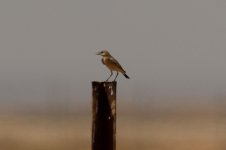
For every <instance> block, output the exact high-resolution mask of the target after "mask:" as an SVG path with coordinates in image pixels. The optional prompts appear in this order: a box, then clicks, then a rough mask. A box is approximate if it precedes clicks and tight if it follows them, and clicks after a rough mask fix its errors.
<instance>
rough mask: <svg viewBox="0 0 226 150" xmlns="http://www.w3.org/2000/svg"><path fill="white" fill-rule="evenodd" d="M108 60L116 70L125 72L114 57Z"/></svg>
mask: <svg viewBox="0 0 226 150" xmlns="http://www.w3.org/2000/svg"><path fill="white" fill-rule="evenodd" d="M110 60H111V62H112V63H113V64H114V65H115V66H117V67H118V68H120V69H121V70H122V71H123V72H126V71H125V70H124V69H123V68H122V66H121V65H120V63H119V62H118V61H117V60H116V59H115V58H114V57H111V58H110Z"/></svg>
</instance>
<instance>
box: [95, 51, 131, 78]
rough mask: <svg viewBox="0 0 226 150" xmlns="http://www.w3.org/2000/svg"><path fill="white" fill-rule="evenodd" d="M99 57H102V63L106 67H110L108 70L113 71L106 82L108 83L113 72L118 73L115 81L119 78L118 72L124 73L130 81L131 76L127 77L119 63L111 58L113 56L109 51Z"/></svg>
mask: <svg viewBox="0 0 226 150" xmlns="http://www.w3.org/2000/svg"><path fill="white" fill-rule="evenodd" d="M97 55H101V56H102V59H101V60H102V63H103V64H104V65H106V66H107V67H108V69H110V71H111V75H110V76H109V77H108V78H107V80H106V81H108V80H109V79H110V78H111V76H112V74H113V72H112V71H116V72H117V75H116V76H115V79H114V81H115V80H116V78H117V76H118V72H120V73H122V74H123V75H124V76H125V77H126V78H127V79H129V76H127V75H126V71H125V70H124V69H123V68H122V66H121V65H120V64H119V62H118V61H117V60H116V59H115V58H114V57H112V56H111V54H110V53H109V52H108V51H107V50H103V51H100V52H98V53H97Z"/></svg>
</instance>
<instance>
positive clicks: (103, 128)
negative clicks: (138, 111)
mask: <svg viewBox="0 0 226 150" xmlns="http://www.w3.org/2000/svg"><path fill="white" fill-rule="evenodd" d="M116 85H117V84H116V82H115V81H114V82H92V90H93V108H92V109H93V111H92V113H93V120H92V150H116Z"/></svg>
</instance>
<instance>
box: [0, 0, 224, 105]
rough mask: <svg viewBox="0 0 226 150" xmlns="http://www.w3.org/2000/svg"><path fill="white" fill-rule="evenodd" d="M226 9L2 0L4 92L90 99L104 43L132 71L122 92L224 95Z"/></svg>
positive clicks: (215, 4)
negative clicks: (99, 53)
mask: <svg viewBox="0 0 226 150" xmlns="http://www.w3.org/2000/svg"><path fill="white" fill-rule="evenodd" d="M225 14H226V1H225V0H139V1H138V0H114V1H112V0H95V1H94V0H63V1H62V0H1V1H0V99H1V101H2V102H5V103H10V102H11V101H12V100H14V101H17V102H18V103H20V102H24V101H31V102H32V103H33V104H35V105H36V104H38V102H39V101H44V102H45V101H46V100H49V99H50V100H53V101H54V100H55V99H59V101H61V100H64V102H65V101H66V100H68V101H73V100H75V99H76V100H84V101H87V102H90V98H91V81H93V80H98V81H102V80H105V79H106V78H107V77H108V75H109V71H108V70H107V69H106V68H105V67H104V66H103V65H102V64H101V61H100V57H99V56H96V55H95V53H96V51H99V50H102V49H109V51H110V52H111V53H112V55H113V56H114V57H115V58H117V59H118V60H119V62H120V63H121V64H122V66H123V67H124V68H125V70H126V71H127V73H128V75H129V76H130V77H131V79H130V80H127V79H125V78H124V77H123V76H119V77H118V96H119V97H121V98H125V97H129V98H131V97H133V98H135V99H136V96H138V95H142V96H143V97H147V98H148V97H150V96H152V95H214V94H224V93H225V92H226V80H225V78H226V17H225ZM138 99H139V96H138ZM56 101H57V100H56Z"/></svg>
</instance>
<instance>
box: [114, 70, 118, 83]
mask: <svg viewBox="0 0 226 150" xmlns="http://www.w3.org/2000/svg"><path fill="white" fill-rule="evenodd" d="M117 77H118V71H117V74H116V76H115V79H114V81H115V80H116V78H117Z"/></svg>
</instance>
